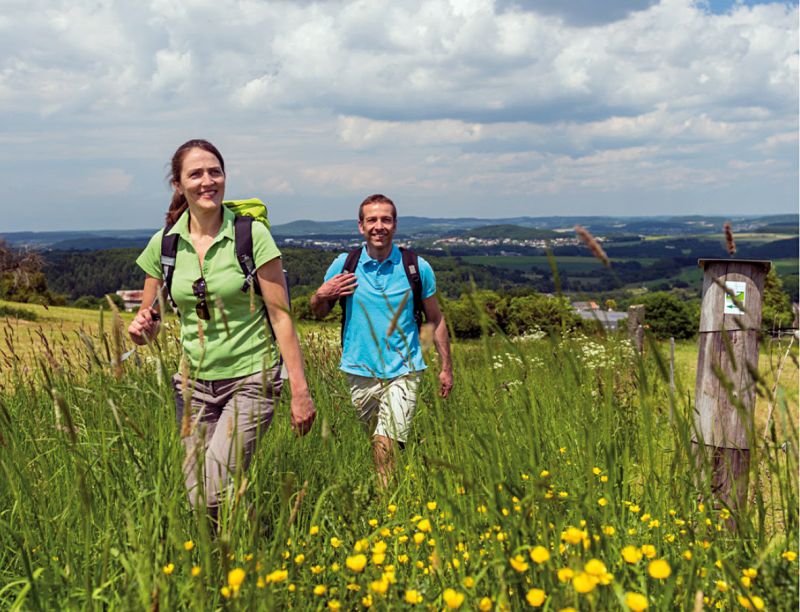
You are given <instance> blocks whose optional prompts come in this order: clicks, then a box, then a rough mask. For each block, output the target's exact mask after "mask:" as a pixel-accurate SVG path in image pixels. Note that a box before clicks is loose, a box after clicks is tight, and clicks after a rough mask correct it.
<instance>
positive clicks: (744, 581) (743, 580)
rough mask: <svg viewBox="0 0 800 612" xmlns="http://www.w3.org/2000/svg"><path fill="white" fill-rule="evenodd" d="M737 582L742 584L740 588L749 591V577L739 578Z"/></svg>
mask: <svg viewBox="0 0 800 612" xmlns="http://www.w3.org/2000/svg"><path fill="white" fill-rule="evenodd" d="M739 581H740V582H741V583H742V586H743V587H744V588H746V589H749V588H750V586H751V579H750V576H742V577H741V578H739Z"/></svg>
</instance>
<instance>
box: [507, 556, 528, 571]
mask: <svg viewBox="0 0 800 612" xmlns="http://www.w3.org/2000/svg"><path fill="white" fill-rule="evenodd" d="M508 562H509V563H510V564H511V567H513V568H514V570H515V571H517V572H525V571H527V570H528V567H529V565H528V564H527V563H526V562H525V558H524V557H523V556H522V555H517V556H515V557H511V559H509V560H508Z"/></svg>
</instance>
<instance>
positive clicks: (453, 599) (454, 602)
mask: <svg viewBox="0 0 800 612" xmlns="http://www.w3.org/2000/svg"><path fill="white" fill-rule="evenodd" d="M442 599H443V600H444V603H445V605H446V606H447V607H448V608H449V609H450V610H457V609H458V608H460V607H461V604H463V603H464V593H459V592H458V591H456V590H455V589H445V590H444V593H442Z"/></svg>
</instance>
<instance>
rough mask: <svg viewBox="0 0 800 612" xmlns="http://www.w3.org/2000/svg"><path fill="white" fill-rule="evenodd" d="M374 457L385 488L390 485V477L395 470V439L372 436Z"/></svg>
mask: <svg viewBox="0 0 800 612" xmlns="http://www.w3.org/2000/svg"><path fill="white" fill-rule="evenodd" d="M372 459H373V461H374V462H375V469H376V470H377V471H378V478H379V479H380V482H381V485H382V486H383V488H384V489H385V488H387V487H388V486H389V478H391V476H392V473H393V472H394V463H395V458H394V441H393V440H392V439H391V438H387V437H386V436H377V435H376V436H372Z"/></svg>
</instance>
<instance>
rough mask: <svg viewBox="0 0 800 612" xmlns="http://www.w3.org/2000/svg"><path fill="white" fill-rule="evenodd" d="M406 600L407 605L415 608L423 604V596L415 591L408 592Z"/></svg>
mask: <svg viewBox="0 0 800 612" xmlns="http://www.w3.org/2000/svg"><path fill="white" fill-rule="evenodd" d="M405 600H406V603H408V604H411V605H412V606H415V605H417V604H418V603H422V595H420V593H419V591H415V590H414V589H409V590H408V591H406V595H405Z"/></svg>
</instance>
